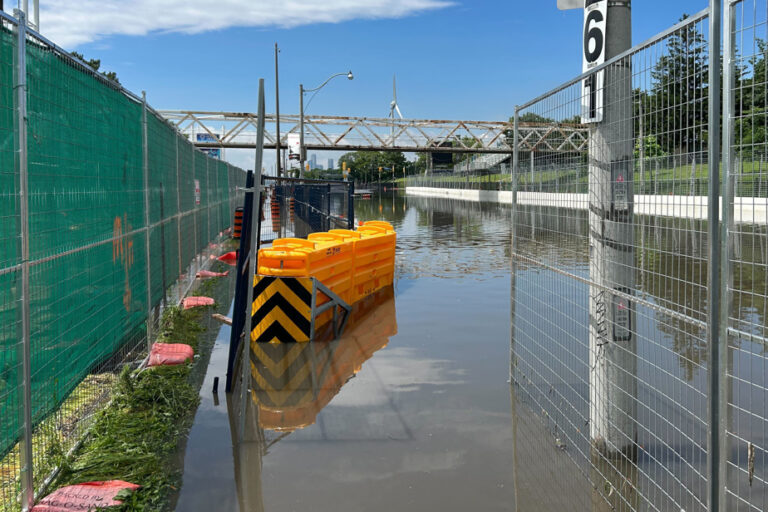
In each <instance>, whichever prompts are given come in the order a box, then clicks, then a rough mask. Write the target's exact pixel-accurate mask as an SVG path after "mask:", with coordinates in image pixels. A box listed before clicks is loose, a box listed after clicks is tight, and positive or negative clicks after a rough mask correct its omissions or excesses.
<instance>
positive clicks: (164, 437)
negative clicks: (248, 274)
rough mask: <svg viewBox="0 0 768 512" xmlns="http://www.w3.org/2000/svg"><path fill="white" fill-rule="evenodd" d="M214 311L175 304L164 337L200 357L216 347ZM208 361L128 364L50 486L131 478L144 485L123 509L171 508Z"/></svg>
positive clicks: (206, 285)
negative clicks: (208, 340) (207, 338)
mask: <svg viewBox="0 0 768 512" xmlns="http://www.w3.org/2000/svg"><path fill="white" fill-rule="evenodd" d="M218 263H219V262H215V263H214V265H213V267H214V270H215V271H220V268H219V267H218V265H217V264H218ZM217 269H219V270H217ZM220 282H221V279H220V278H212V279H206V280H203V281H202V282H201V283H200V285H199V287H198V288H197V290H196V292H197V293H200V292H204V293H203V294H205V293H210V292H213V291H214V290H215V288H217V286H218V285H219V284H220ZM219 295H220V294H219ZM208 313H210V308H193V309H189V310H184V309H182V308H181V307H178V306H173V307H169V308H168V309H166V310H165V312H164V313H163V317H162V319H161V323H160V329H159V335H158V338H157V341H160V342H166V343H186V344H188V345H191V346H192V348H193V349H194V350H195V353H196V354H198V353H200V352H201V350H203V351H205V350H210V347H209V346H208V347H202V348H201V347H200V340H201V334H202V333H203V332H204V331H205V327H204V326H203V324H202V323H201V322H202V320H203V315H207V314H208ZM202 364H207V357H201V358H198V359H196V360H195V362H192V363H188V364H185V365H179V366H170V367H158V368H152V369H145V370H142V371H131V370H130V369H129V368H128V367H126V368H124V370H123V372H122V373H121V374H120V377H119V379H118V384H117V385H116V388H115V391H114V393H113V399H112V402H111V404H110V406H109V407H107V408H106V409H104V410H103V411H101V412H100V413H98V416H97V418H96V420H95V422H94V426H93V428H92V429H91V434H90V436H89V437H88V439H87V441H86V442H85V443H84V445H83V446H82V447H81V448H80V449H79V450H78V451H77V452H76V453H75V454H73V455H72V456H71V457H65V456H63V454H58V456H59V460H58V462H59V463H60V466H61V469H62V470H61V472H60V475H59V477H58V478H57V480H56V482H55V485H54V486H52V487H51V489H50V491H52V490H53V489H55V488H58V487H62V486H65V485H71V484H76V483H81V482H87V481H94V480H113V479H119V480H125V481H128V482H132V483H136V484H139V485H141V488H139V489H138V490H136V491H135V492H132V493H129V492H125V493H121V495H120V498H121V499H123V504H122V505H121V506H119V507H116V508H115V510H120V511H158V510H163V509H164V508H165V507H166V506H167V502H168V499H169V496H170V495H171V494H172V493H173V492H174V491H175V490H176V489H177V488H178V486H179V483H180V477H181V474H180V468H179V467H178V459H177V457H176V455H177V453H178V450H179V447H180V444H181V442H182V441H183V440H184V438H185V437H186V435H187V432H188V430H189V428H190V426H191V424H192V421H193V419H194V414H195V411H196V409H197V405H198V403H199V395H198V387H199V381H197V380H198V379H195V378H194V377H193V375H192V373H193V372H196V373H199V369H197V368H195V365H202ZM196 381H197V382H196ZM50 491H49V492H50Z"/></svg>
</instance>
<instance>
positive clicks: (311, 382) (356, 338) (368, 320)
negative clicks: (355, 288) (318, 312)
mask: <svg viewBox="0 0 768 512" xmlns="http://www.w3.org/2000/svg"><path fill="white" fill-rule="evenodd" d="M395 334H397V322H396V316H395V300H394V291H393V289H392V287H391V286H390V287H387V288H385V289H383V290H381V291H380V292H379V293H377V294H374V295H372V296H370V297H367V298H366V299H364V300H362V301H359V302H358V303H356V304H355V305H354V308H353V311H352V313H351V315H350V319H349V321H348V324H347V328H346V329H345V332H344V335H343V336H342V337H340V338H339V339H336V340H334V341H319V342H315V343H294V344H287V343H281V344H269V343H258V344H256V343H254V344H252V345H251V377H252V390H251V394H252V398H253V401H254V402H255V403H256V404H258V409H259V427H261V428H264V429H269V430H276V431H289V432H290V431H293V430H296V429H300V428H304V427H307V426H309V425H312V424H313V423H315V421H316V420H317V415H318V413H319V412H320V411H321V410H322V409H323V408H324V407H325V406H326V405H328V404H329V403H330V401H331V400H332V399H333V398H334V397H335V396H336V395H337V394H338V393H339V391H340V390H341V388H342V386H344V384H346V383H347V382H348V381H349V380H350V379H352V378H353V377H354V376H355V374H357V372H359V371H360V369H361V368H362V365H363V363H365V361H367V360H368V359H370V358H371V356H373V354H374V353H375V352H376V351H378V350H380V349H382V348H384V347H385V346H387V343H388V342H389V337H390V336H394V335H395Z"/></svg>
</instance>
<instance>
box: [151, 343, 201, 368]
mask: <svg viewBox="0 0 768 512" xmlns="http://www.w3.org/2000/svg"><path fill="white" fill-rule="evenodd" d="M193 357H195V351H194V350H192V347H190V346H189V345H185V344H184V343H155V344H154V345H152V350H150V351H149V362H148V363H147V366H172V365H176V364H184V363H186V362H187V361H190V360H192V358H193Z"/></svg>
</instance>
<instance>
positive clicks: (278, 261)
mask: <svg viewBox="0 0 768 512" xmlns="http://www.w3.org/2000/svg"><path fill="white" fill-rule="evenodd" d="M396 243H397V234H396V233H395V230H394V228H393V227H392V225H391V224H389V223H388V222H383V221H368V222H366V223H364V224H363V225H361V226H359V227H358V228H357V229H356V230H355V231H352V230H347V229H332V230H330V231H328V232H323V233H313V234H311V235H309V236H308V237H307V239H306V240H304V239H301V238H279V239H277V240H275V241H274V242H273V243H272V247H269V248H264V249H261V250H260V251H259V264H258V273H259V274H261V275H267V276H276V277H314V278H317V279H318V280H319V281H320V282H322V283H323V284H324V285H325V286H327V287H328V288H330V289H331V291H333V292H334V293H336V294H337V295H339V296H340V297H341V298H342V299H344V300H345V301H346V302H347V303H349V304H352V303H354V302H357V301H358V300H360V299H362V298H363V297H366V296H368V295H370V294H372V293H373V292H375V291H376V290H380V289H381V288H383V287H385V286H387V285H389V284H392V280H393V278H394V269H395V245H396Z"/></svg>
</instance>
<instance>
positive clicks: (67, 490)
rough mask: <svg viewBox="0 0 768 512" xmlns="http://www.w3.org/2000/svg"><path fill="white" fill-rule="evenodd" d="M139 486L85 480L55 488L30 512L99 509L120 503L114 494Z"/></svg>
mask: <svg viewBox="0 0 768 512" xmlns="http://www.w3.org/2000/svg"><path fill="white" fill-rule="evenodd" d="M139 487H140V486H139V485H136V484H132V483H129V482H124V481H122V480H108V481H106V482H85V483H82V484H77V485H68V486H66V487H62V488H60V489H56V490H55V491H53V492H52V493H51V494H49V495H48V496H46V497H45V498H43V499H42V500H41V501H40V503H38V504H37V505H35V506H34V507H32V512H70V511H72V510H77V511H80V512H83V511H86V510H97V509H98V510H101V509H102V508H104V507H111V506H114V505H120V504H121V503H122V502H120V501H117V500H116V499H115V496H117V493H119V492H120V491H122V490H123V489H130V490H132V491H135V490H136V489H138V488H139Z"/></svg>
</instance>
